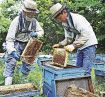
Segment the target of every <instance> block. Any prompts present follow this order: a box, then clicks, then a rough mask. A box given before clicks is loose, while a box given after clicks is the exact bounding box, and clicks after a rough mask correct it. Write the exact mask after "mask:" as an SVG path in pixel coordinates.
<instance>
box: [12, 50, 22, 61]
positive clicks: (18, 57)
mask: <svg viewBox="0 0 105 97" xmlns="http://www.w3.org/2000/svg"><path fill="white" fill-rule="evenodd" d="M11 55H12V56H13V58H15V59H16V60H17V61H19V60H20V55H19V54H18V53H17V52H16V51H13V52H12V53H11Z"/></svg>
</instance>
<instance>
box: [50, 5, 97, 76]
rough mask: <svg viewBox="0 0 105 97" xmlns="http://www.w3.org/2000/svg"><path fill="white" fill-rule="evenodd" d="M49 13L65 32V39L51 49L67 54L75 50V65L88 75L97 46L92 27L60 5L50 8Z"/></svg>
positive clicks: (84, 19) (78, 15)
mask: <svg viewBox="0 0 105 97" xmlns="http://www.w3.org/2000/svg"><path fill="white" fill-rule="evenodd" d="M50 12H51V14H52V18H53V19H55V20H56V21H58V22H60V23H62V26H63V27H64V32H65V39H64V40H63V41H61V42H59V43H58V44H55V45H53V47H54V48H58V47H64V48H65V50H66V51H69V52H72V51H73V50H74V49H76V48H77V63H76V65H77V66H78V67H83V68H84V69H85V70H86V74H90V71H91V67H92V64H94V59H95V53H96V45H97V44H98V42H97V39H96V36H95V33H94V31H93V28H92V26H91V25H90V23H89V22H88V21H87V20H86V18H85V17H83V16H82V15H80V14H77V13H72V12H70V11H69V10H68V8H66V7H65V6H63V5H61V4H60V3H56V4H54V5H53V6H52V7H51V8H50Z"/></svg>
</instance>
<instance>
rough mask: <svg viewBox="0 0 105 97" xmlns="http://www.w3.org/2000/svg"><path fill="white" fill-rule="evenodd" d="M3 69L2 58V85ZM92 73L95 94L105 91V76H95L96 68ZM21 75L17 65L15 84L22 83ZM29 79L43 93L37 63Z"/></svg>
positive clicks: (0, 62)
mask: <svg viewBox="0 0 105 97" xmlns="http://www.w3.org/2000/svg"><path fill="white" fill-rule="evenodd" d="M3 70H4V62H3V60H0V85H4V77H3ZM91 75H92V81H93V85H94V89H95V94H99V92H100V91H105V78H103V77H100V76H95V72H94V69H92V72H91ZM21 77H22V75H21V73H20V72H19V65H17V67H16V69H15V72H14V80H13V84H19V83H21ZM27 80H28V82H31V83H33V84H34V85H35V86H36V87H37V88H38V89H39V90H40V91H41V94H42V70H41V68H40V67H39V66H38V65H37V64H33V65H32V70H31V72H30V74H29V75H28V77H27ZM37 97H42V96H37ZM43 97H44V96H43Z"/></svg>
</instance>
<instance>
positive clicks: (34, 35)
mask: <svg viewBox="0 0 105 97" xmlns="http://www.w3.org/2000/svg"><path fill="white" fill-rule="evenodd" d="M30 36H31V37H32V38H34V37H35V38H37V36H38V34H37V33H36V32H30Z"/></svg>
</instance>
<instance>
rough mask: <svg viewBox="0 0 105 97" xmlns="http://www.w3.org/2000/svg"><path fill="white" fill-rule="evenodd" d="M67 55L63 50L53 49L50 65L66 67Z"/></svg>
mask: <svg viewBox="0 0 105 97" xmlns="http://www.w3.org/2000/svg"><path fill="white" fill-rule="evenodd" d="M68 55H69V53H68V52H67V51H65V49H63V48H54V52H53V63H52V65H55V66H61V67H66V66H67V62H68Z"/></svg>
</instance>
